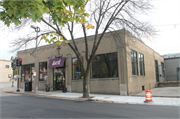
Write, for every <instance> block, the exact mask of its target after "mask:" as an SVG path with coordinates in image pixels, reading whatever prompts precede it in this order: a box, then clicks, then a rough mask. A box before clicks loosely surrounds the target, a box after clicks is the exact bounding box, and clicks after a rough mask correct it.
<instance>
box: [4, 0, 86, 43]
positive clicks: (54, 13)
mask: <svg viewBox="0 0 180 119" xmlns="http://www.w3.org/2000/svg"><path fill="white" fill-rule="evenodd" d="M86 3H87V0H52V1H48V0H28V1H27V0H22V1H19V0H4V1H3V2H2V1H0V6H2V7H3V9H4V10H3V11H1V12H0V20H1V21H3V22H4V24H5V25H7V26H8V27H9V26H10V24H12V23H14V24H15V25H17V26H18V25H21V22H22V20H23V19H32V20H33V22H41V21H42V20H44V19H43V16H44V15H45V14H48V15H50V16H51V17H52V19H53V24H54V25H56V24H57V23H58V26H64V25H65V24H67V22H76V23H81V24H83V23H86V19H85V17H89V14H88V13H86V12H85V9H84V7H85V4H86ZM52 34H53V36H52V38H51V39H50V40H49V39H46V37H43V38H42V39H44V40H45V41H46V42H48V43H55V44H58V45H61V42H62V41H64V42H65V43H69V42H68V41H67V40H65V37H64V36H63V37H62V36H61V35H62V34H55V32H54V33H52ZM45 35H47V36H48V35H49V34H45ZM57 35H60V36H61V39H60V40H57V37H56V36H57Z"/></svg>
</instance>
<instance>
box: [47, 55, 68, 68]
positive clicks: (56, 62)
mask: <svg viewBox="0 0 180 119" xmlns="http://www.w3.org/2000/svg"><path fill="white" fill-rule="evenodd" d="M65 59H66V58H65V57H61V58H56V59H51V60H50V62H49V67H48V68H54V67H63V66H64V61H65Z"/></svg>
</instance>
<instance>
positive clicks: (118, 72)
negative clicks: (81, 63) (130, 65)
mask: <svg viewBox="0 0 180 119" xmlns="http://www.w3.org/2000/svg"><path fill="white" fill-rule="evenodd" d="M109 54H116V60H108V61H116V64H117V76H115V77H114V76H111V77H102V78H101V77H98V69H99V67H98V66H97V65H96V69H97V70H96V71H97V72H96V75H97V76H96V78H93V76H92V65H93V64H96V63H99V62H100V61H97V58H96V57H98V56H99V57H101V56H102V55H109ZM117 55H118V54H117V52H113V53H105V54H98V55H95V56H94V58H96V59H93V61H94V60H96V61H95V62H93V61H92V63H91V68H90V78H91V79H103V78H117V77H119V72H118V56H117ZM103 62H105V60H104V61H103Z"/></svg>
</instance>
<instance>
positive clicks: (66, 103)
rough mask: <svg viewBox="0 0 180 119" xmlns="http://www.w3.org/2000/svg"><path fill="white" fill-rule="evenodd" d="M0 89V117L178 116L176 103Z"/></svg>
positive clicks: (170, 118)
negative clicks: (91, 98) (64, 96)
mask: <svg viewBox="0 0 180 119" xmlns="http://www.w3.org/2000/svg"><path fill="white" fill-rule="evenodd" d="M0 93H2V95H4V94H5V95H6V96H3V97H1V104H0V110H1V111H0V118H1V119H10V118H12V119H61V118H77V119H79V118H82V119H84V118H88V119H91V118H92V119H96V118H117V119H124V118H133V119H153V118H154V119H157V118H158V119H163V118H167V119H179V117H180V115H179V107H178V106H169V105H168V106H165V105H139V104H121V103H106V102H102V103H99V102H93V101H80V100H67V99H59V98H49V97H41V96H33V95H24V94H23V95H22V94H19V95H18V94H11V93H5V92H3V91H2V90H0ZM67 94H68V93H67ZM9 95H10V96H9Z"/></svg>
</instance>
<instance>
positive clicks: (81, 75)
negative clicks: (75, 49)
mask: <svg viewBox="0 0 180 119" xmlns="http://www.w3.org/2000/svg"><path fill="white" fill-rule="evenodd" d="M73 59H77V64H73ZM82 62H83V58H82ZM74 65H78V67H79V66H80V64H79V62H78V58H77V57H74V58H72V80H81V79H83V74H82V71H81V69H80V72H81V74H80V78H78V79H74V75H73V66H74ZM80 67H81V66H80Z"/></svg>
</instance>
